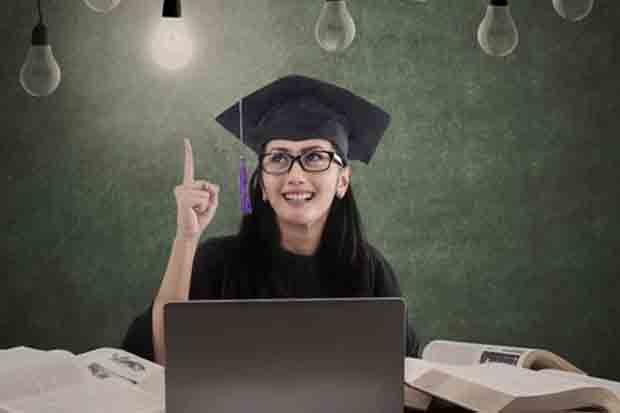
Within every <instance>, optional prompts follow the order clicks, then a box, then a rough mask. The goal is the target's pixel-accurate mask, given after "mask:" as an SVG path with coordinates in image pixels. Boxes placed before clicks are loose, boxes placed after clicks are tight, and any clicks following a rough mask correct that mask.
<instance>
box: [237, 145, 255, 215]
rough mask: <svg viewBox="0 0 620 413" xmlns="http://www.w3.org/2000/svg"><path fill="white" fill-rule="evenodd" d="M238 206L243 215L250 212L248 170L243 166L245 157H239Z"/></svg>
mask: <svg viewBox="0 0 620 413" xmlns="http://www.w3.org/2000/svg"><path fill="white" fill-rule="evenodd" d="M239 206H240V208H241V213H242V214H244V215H247V214H251V213H252V204H251V203H250V194H249V193H248V172H247V169H246V167H245V158H244V157H243V156H241V157H240V158H239Z"/></svg>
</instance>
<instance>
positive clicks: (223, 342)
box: [164, 297, 406, 413]
mask: <svg viewBox="0 0 620 413" xmlns="http://www.w3.org/2000/svg"><path fill="white" fill-rule="evenodd" d="M164 320H165V326H166V328H165V340H166V349H167V350H166V413H198V412H209V413H246V412H247V413H250V412H252V413H317V412H321V413H331V412H334V413H336V412H342V413H378V412H381V413H397V412H399V413H402V411H403V382H404V380H403V370H404V357H405V340H406V339H405V322H406V321H405V303H404V301H403V299H402V298H397V297H396V298H392V297H390V298H384V297H381V298H378V297H373V298H338V299H331V298H329V299H324V298H319V299H255V300H193V301H185V302H172V303H169V304H166V306H165V307H164Z"/></svg>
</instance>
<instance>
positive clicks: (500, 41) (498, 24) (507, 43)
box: [478, 0, 519, 56]
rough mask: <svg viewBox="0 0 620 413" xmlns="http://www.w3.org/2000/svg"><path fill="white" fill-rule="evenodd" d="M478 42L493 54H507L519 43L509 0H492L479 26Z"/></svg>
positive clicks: (485, 50)
mask: <svg viewBox="0 0 620 413" xmlns="http://www.w3.org/2000/svg"><path fill="white" fill-rule="evenodd" d="M478 44H480V47H481V48H482V50H484V52H485V53H487V54H489V55H491V56H506V55H508V54H510V53H512V52H513V51H514V50H515V48H516V47H517V44H519V32H517V26H516V24H515V22H514V20H513V19H512V15H511V14H510V7H509V6H508V1H507V0H491V1H490V2H489V5H488V6H487V10H486V13H485V15H484V19H482V22H481V23H480V26H478Z"/></svg>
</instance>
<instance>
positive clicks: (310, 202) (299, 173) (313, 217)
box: [261, 139, 351, 230]
mask: <svg viewBox="0 0 620 413" xmlns="http://www.w3.org/2000/svg"><path fill="white" fill-rule="evenodd" d="M314 150H323V151H330V152H335V151H334V147H333V145H332V144H331V142H329V141H327V140H324V139H306V140H302V141H293V140H286V139H274V140H271V141H269V142H268V143H267V146H266V147H265V152H266V153H269V152H274V151H278V152H280V151H282V152H287V153H288V154H290V155H293V156H297V155H301V154H302V153H306V152H311V151H314ZM261 173H262V180H263V188H262V192H263V199H264V200H265V201H267V202H269V204H270V205H271V207H272V208H273V209H274V211H275V213H276V217H277V220H278V224H279V225H280V228H281V229H285V228H287V226H295V227H297V226H303V227H305V228H306V229H311V228H320V229H321V230H322V228H323V225H324V224H325V221H326V220H327V215H328V213H329V208H330V207H331V204H332V201H333V199H334V196H338V197H340V198H342V197H343V196H344V194H345V193H346V191H347V188H348V186H349V179H350V176H351V167H350V166H346V167H344V168H343V167H341V166H340V165H339V164H338V163H337V162H336V159H334V160H333V161H332V162H331V165H330V167H329V169H327V170H326V171H323V172H306V171H304V170H303V169H302V168H301V165H300V164H299V161H297V162H294V163H293V165H292V167H291V169H290V171H289V172H288V173H283V174H281V175H272V174H268V173H265V172H264V171H262V172H261Z"/></svg>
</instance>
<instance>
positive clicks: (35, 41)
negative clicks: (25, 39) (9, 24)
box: [31, 22, 49, 46]
mask: <svg viewBox="0 0 620 413" xmlns="http://www.w3.org/2000/svg"><path fill="white" fill-rule="evenodd" d="M31 44H32V45H33V46H47V45H48V44H49V43H48V41H47V26H46V25H44V24H43V23H41V22H39V23H37V25H36V26H34V29H32V42H31Z"/></svg>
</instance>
